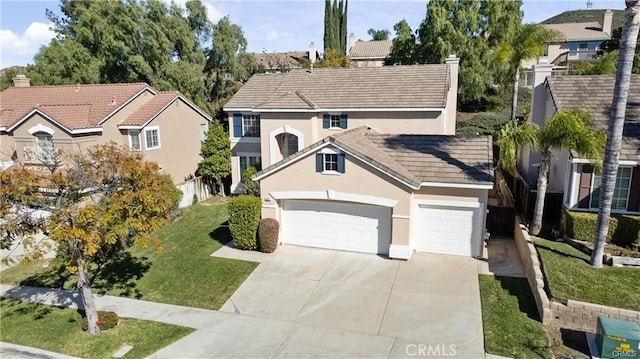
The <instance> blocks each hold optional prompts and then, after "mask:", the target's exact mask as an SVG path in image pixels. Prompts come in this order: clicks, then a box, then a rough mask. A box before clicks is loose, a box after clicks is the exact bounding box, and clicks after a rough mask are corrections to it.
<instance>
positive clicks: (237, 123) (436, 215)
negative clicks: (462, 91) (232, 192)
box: [224, 57, 493, 259]
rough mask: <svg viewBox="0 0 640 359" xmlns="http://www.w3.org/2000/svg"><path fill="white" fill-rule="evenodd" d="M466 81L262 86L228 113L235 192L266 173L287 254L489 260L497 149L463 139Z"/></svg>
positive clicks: (391, 76) (369, 70)
mask: <svg viewBox="0 0 640 359" xmlns="http://www.w3.org/2000/svg"><path fill="white" fill-rule="evenodd" d="M457 82H458V59H457V58H455V57H453V58H449V59H448V60H447V64H446V65H415V66H390V67H366V68H339V69H314V70H313V72H311V71H300V70H294V71H291V72H289V73H286V74H270V75H269V74H263V75H255V76H253V77H252V78H251V79H250V80H249V81H248V82H247V83H246V84H245V85H244V86H243V87H242V88H241V89H240V90H239V91H238V92H237V93H236V95H235V96H234V97H233V98H232V99H231V100H230V101H229V102H228V103H227V104H226V105H225V107H224V109H225V111H226V112H227V113H228V114H229V121H230V122H231V126H230V128H231V133H230V136H231V148H232V152H233V157H232V168H233V187H234V188H236V189H237V188H239V186H238V184H239V178H240V173H241V172H242V171H243V170H244V169H245V168H246V167H247V166H249V165H251V164H252V163H257V162H260V163H261V164H262V168H263V170H262V171H261V172H259V173H258V174H257V175H256V176H255V177H254V178H255V179H256V180H258V181H260V188H261V197H262V204H263V206H262V216H263V217H265V218H267V217H270V218H275V219H277V220H278V221H279V222H280V223H281V232H280V241H281V242H282V243H288V244H297V245H305V246H313V247H321V248H331V249H341V250H350V251H357V252H365V253H378V254H383V255H389V256H390V257H392V258H403V259H408V258H410V257H411V255H412V253H413V251H414V250H417V251H427V252H435V253H445V254H454V255H464V256H481V255H482V248H483V238H484V225H485V213H486V203H487V197H488V191H489V189H491V188H493V173H492V167H491V166H492V141H491V138H490V137H489V136H478V137H468V138H467V137H457V136H454V133H455V121H456V117H455V116H456V95H457V87H458V86H457Z"/></svg>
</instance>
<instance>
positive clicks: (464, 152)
mask: <svg viewBox="0 0 640 359" xmlns="http://www.w3.org/2000/svg"><path fill="white" fill-rule="evenodd" d="M327 142H329V143H332V144H334V145H336V146H337V147H339V148H342V149H343V150H345V151H347V152H350V153H353V154H354V155H356V156H358V157H359V158H361V159H363V160H364V161H365V162H367V163H369V164H371V165H372V166H374V167H377V168H380V169H382V170H383V171H385V172H387V173H388V174H390V175H392V176H394V177H396V178H397V179H399V180H401V181H404V182H406V183H408V184H409V185H411V186H412V187H414V188H419V187H420V184H421V183H423V182H438V183H450V184H491V183H493V168H492V163H493V149H492V140H491V136H446V135H389V134H379V133H377V132H375V131H374V130H372V129H370V128H367V127H364V126H363V127H358V128H355V129H353V130H349V131H345V132H341V133H339V134H336V135H333V136H329V137H327V138H325V139H323V140H322V141H319V142H316V143H314V144H313V145H311V146H309V147H307V148H305V149H303V150H302V151H299V152H297V153H295V154H293V155H291V156H289V157H287V158H285V159H284V160H282V161H280V162H278V163H275V164H273V165H272V166H269V167H268V168H265V169H264V170H262V171H261V172H259V173H258V174H256V176H257V177H261V176H264V175H266V174H268V173H270V172H272V171H274V170H275V169H277V168H279V167H281V166H283V165H285V164H287V163H288V162H290V161H292V160H294V159H295V158H297V157H300V156H304V155H305V154H308V153H309V152H313V151H314V150H315V149H317V148H318V147H320V146H322V145H324V144H325V143H327Z"/></svg>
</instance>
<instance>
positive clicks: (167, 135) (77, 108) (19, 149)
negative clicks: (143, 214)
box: [0, 75, 211, 184]
mask: <svg viewBox="0 0 640 359" xmlns="http://www.w3.org/2000/svg"><path fill="white" fill-rule="evenodd" d="M14 83H15V86H14V87H11V88H8V89H6V90H4V91H2V92H1V93H0V161H1V162H2V163H3V166H4V167H6V166H7V165H10V164H11V163H12V162H13V161H18V162H20V163H24V164H27V165H36V166H37V165H41V164H42V162H43V161H46V160H47V159H48V158H50V157H52V156H54V155H55V154H56V153H60V152H62V153H70V152H73V151H77V150H83V149H86V148H88V147H90V146H92V145H96V144H101V143H107V142H109V141H114V142H116V143H118V144H120V145H123V146H126V147H129V148H130V149H131V150H133V151H141V152H142V153H143V154H144V157H145V158H146V159H147V160H151V161H155V162H157V163H158V164H159V165H160V167H161V169H162V171H163V172H165V173H167V174H169V175H171V177H172V179H173V182H174V183H176V184H177V183H181V182H184V181H185V178H188V177H190V176H193V175H194V173H195V171H196V169H197V165H198V162H200V160H201V158H200V155H199V154H200V144H201V140H202V138H203V136H204V134H205V132H206V129H207V127H208V123H209V121H210V119H211V118H210V116H209V115H207V114H206V113H205V112H204V111H202V110H201V109H199V108H198V107H197V106H195V105H194V104H193V103H192V102H191V101H189V100H188V99H187V98H185V97H184V96H183V95H182V94H180V93H178V92H174V91H166V92H159V91H157V90H155V89H153V88H152V87H151V86H149V85H148V84H145V83H130V84H106V85H64V86H30V85H29V79H28V78H26V77H24V75H22V76H18V77H16V79H14Z"/></svg>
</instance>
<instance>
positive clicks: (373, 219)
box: [282, 200, 391, 254]
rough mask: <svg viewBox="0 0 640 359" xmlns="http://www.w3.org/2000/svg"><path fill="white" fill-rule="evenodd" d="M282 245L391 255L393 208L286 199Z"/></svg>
mask: <svg viewBox="0 0 640 359" xmlns="http://www.w3.org/2000/svg"><path fill="white" fill-rule="evenodd" d="M282 217H283V218H282V242H283V243H287V244H296V245H301V246H310V247H319V248H329V249H340V250H346V251H355V252H364V253H381V254H388V253H389V243H390V242H389V240H390V238H391V209H389V208H386V207H380V206H370V205H362V204H353V203H345V202H327V201H302V200H285V201H284V211H283V215H282Z"/></svg>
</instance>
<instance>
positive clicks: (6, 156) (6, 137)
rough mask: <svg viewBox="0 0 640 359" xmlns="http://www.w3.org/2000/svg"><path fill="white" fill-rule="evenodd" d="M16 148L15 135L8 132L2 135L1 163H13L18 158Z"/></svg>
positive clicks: (0, 143) (0, 141)
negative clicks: (14, 158)
mask: <svg viewBox="0 0 640 359" xmlns="http://www.w3.org/2000/svg"><path fill="white" fill-rule="evenodd" d="M16 152H17V151H16V147H15V146H14V140H13V134H12V133H7V132H1V133H0V161H11V160H12V159H13V157H14V156H17V153H16Z"/></svg>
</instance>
